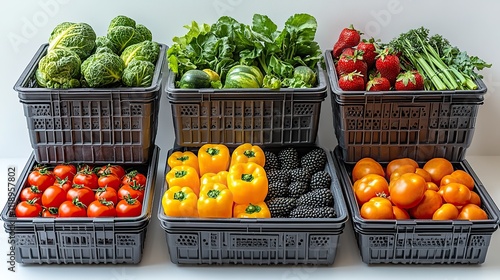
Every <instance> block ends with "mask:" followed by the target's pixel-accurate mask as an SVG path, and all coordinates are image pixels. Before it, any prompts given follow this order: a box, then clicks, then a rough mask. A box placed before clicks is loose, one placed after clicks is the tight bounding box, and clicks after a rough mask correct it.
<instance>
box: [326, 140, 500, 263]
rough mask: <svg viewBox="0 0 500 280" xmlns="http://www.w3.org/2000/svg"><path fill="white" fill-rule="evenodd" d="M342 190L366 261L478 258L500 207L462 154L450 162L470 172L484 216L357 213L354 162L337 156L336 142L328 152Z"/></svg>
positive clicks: (483, 252) (474, 260) (495, 225)
mask: <svg viewBox="0 0 500 280" xmlns="http://www.w3.org/2000/svg"><path fill="white" fill-rule="evenodd" d="M332 156H333V158H334V164H335V168H336V169H337V171H338V175H339V181H340V184H341V186H342V189H343V191H344V194H345V197H346V202H347V207H348V209H349V212H350V215H351V224H352V227H353V230H354V234H355V236H356V240H357V243H358V249H359V252H360V254H361V259H362V261H363V262H364V263H367V264H391V263H392V264H481V263H483V262H484V261H485V259H486V254H487V252H488V247H489V244H490V241H491V236H492V234H493V233H494V232H495V231H496V230H497V229H498V222H499V221H500V220H499V215H500V212H499V209H498V207H497V206H496V204H495V202H494V201H493V199H492V198H491V196H490V195H489V194H488V192H487V190H486V188H485V187H484V186H483V184H482V183H481V181H480V180H479V178H478V177H477V175H476V174H475V173H474V171H473V170H472V168H471V166H470V165H469V164H468V162H467V161H466V160H462V161H459V162H454V163H453V165H454V168H455V169H456V170H457V169H460V170H464V171H466V172H467V173H469V174H470V175H471V176H472V177H473V178H474V182H475V187H474V189H475V191H476V192H477V193H478V195H479V197H480V198H481V201H482V208H483V209H484V210H485V211H486V213H487V214H488V219H487V220H475V221H465V220H447V221H434V220H427V219H408V220H369V219H364V218H362V217H361V214H360V210H359V209H360V205H358V203H357V201H356V197H355V195H354V191H353V189H352V186H353V182H352V180H351V171H352V168H353V167H354V165H353V164H346V163H345V162H344V161H343V160H342V152H341V149H340V148H339V147H337V148H336V149H335V151H334V152H332Z"/></svg>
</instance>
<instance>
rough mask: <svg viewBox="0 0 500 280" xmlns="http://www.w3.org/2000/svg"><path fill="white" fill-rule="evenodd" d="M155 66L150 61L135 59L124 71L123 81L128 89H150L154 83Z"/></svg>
mask: <svg viewBox="0 0 500 280" xmlns="http://www.w3.org/2000/svg"><path fill="white" fill-rule="evenodd" d="M154 72H155V65H154V64H153V63H151V62H150V61H146V60H140V59H133V60H132V61H131V62H130V63H129V64H128V66H127V67H126V68H125V70H123V75H122V81H123V84H124V85H126V86H128V87H148V86H150V85H151V83H152V82H153V75H154Z"/></svg>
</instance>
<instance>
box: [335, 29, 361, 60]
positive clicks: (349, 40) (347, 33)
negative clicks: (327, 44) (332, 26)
mask: <svg viewBox="0 0 500 280" xmlns="http://www.w3.org/2000/svg"><path fill="white" fill-rule="evenodd" d="M361 34H363V33H361V32H360V31H358V30H356V29H354V26H353V25H352V24H351V25H350V26H349V27H346V28H344V29H342V31H341V32H340V35H339V38H338V40H337V42H336V43H335V44H334V45H333V57H335V58H338V57H339V56H340V54H341V53H342V51H343V50H344V49H345V48H352V47H355V46H356V45H357V44H359V41H360V40H361Z"/></svg>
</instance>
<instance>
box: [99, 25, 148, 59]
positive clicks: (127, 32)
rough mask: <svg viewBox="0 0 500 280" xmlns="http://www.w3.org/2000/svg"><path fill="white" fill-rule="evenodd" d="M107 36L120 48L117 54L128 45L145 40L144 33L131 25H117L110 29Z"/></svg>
mask: <svg viewBox="0 0 500 280" xmlns="http://www.w3.org/2000/svg"><path fill="white" fill-rule="evenodd" d="M107 37H108V39H109V40H110V41H111V42H112V43H113V45H115V47H116V49H117V50H118V53H117V54H121V53H122V51H123V50H124V49H125V48H127V47H128V46H131V45H133V44H137V43H140V42H142V41H144V38H143V37H142V34H140V33H139V32H137V30H136V29H135V28H133V27H130V26H115V27H113V28H111V30H109V31H108V34H107Z"/></svg>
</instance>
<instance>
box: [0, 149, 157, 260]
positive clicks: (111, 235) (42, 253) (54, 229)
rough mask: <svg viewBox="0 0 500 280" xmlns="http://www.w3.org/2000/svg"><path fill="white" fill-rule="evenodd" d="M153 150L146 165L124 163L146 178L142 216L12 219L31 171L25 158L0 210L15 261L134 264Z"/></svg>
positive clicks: (147, 204) (151, 184)
mask: <svg viewBox="0 0 500 280" xmlns="http://www.w3.org/2000/svg"><path fill="white" fill-rule="evenodd" d="M159 150H160V149H159V148H158V147H157V146H155V148H154V149H153V153H152V155H151V157H150V159H149V162H148V163H147V164H141V165H137V164H136V165H123V166H124V167H125V168H134V169H136V170H138V171H139V172H141V173H143V174H145V175H146V176H147V182H146V188H145V193H144V201H143V205H142V212H141V215H140V216H138V217H130V218H118V217H116V218H41V217H40V218H17V217H15V214H14V209H15V206H16V205H17V203H18V202H19V195H20V193H21V190H22V189H23V188H24V187H26V186H27V178H28V175H29V173H30V171H31V170H32V169H33V167H34V166H35V165H36V164H37V162H36V161H35V157H34V154H32V155H31V157H30V158H29V159H28V162H27V164H26V166H25V167H24V169H23V171H22V173H21V174H20V176H19V179H18V181H17V185H16V192H15V200H13V201H8V202H7V203H6V205H5V207H4V209H3V211H2V220H3V221H4V228H5V230H6V232H8V233H9V234H10V235H12V236H13V237H14V240H15V245H16V246H15V247H14V248H15V249H14V253H15V257H16V262H18V263H23V264H108V263H109V264H119V263H124V264H137V263H139V262H140V261H141V259H142V250H143V248H144V243H145V239H146V231H147V227H148V224H149V221H150V220H151V213H152V209H153V199H154V192H155V182H156V172H157V168H158V157H159Z"/></svg>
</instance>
